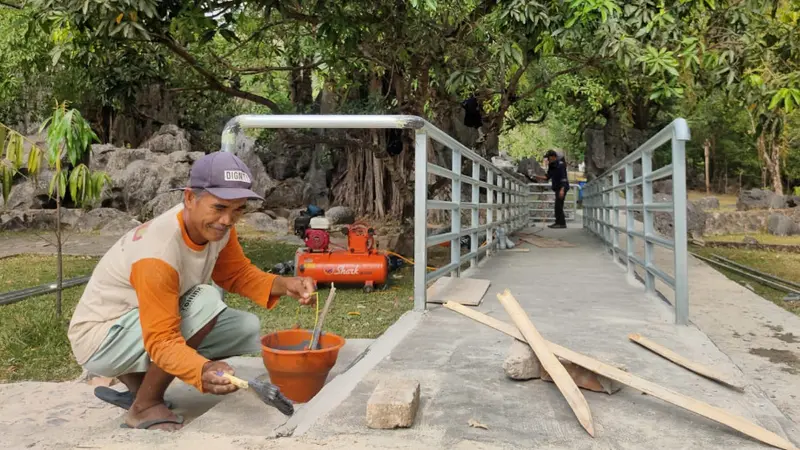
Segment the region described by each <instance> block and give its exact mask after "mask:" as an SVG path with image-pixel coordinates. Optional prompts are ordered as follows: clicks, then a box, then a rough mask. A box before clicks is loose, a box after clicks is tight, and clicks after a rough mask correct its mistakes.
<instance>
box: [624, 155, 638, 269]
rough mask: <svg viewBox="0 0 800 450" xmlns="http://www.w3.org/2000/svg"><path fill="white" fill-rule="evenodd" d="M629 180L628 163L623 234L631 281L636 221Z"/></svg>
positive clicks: (630, 167)
mask: <svg viewBox="0 0 800 450" xmlns="http://www.w3.org/2000/svg"><path fill="white" fill-rule="evenodd" d="M631 180H633V164H632V163H628V164H625V233H626V237H627V239H628V242H627V246H626V253H627V258H626V261H627V264H628V276H629V277H630V278H631V279H633V278H634V275H635V269H636V266H635V265H634V264H636V263H635V262H634V261H633V256H634V254H635V253H634V252H635V250H636V248H635V247H634V246H635V245H636V241H635V240H634V237H633V230H634V229H635V225H636V221H635V220H634V219H635V218H634V217H633V211H631V206H633V185H632V184H631Z"/></svg>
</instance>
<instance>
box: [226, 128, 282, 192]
mask: <svg viewBox="0 0 800 450" xmlns="http://www.w3.org/2000/svg"><path fill="white" fill-rule="evenodd" d="M233 154H234V155H236V156H238V157H239V159H241V160H242V162H244V164H245V165H246V166H247V168H248V169H250V172H251V173H252V174H253V187H252V190H253V192H255V193H256V194H258V195H261V196H262V197H263V196H265V195H266V194H267V193H268V192H271V191H272V189H274V188H275V186H277V184H278V183H276V182H275V180H273V179H272V178H270V176H269V175H268V174H267V170H266V169H265V168H264V163H262V162H261V159H260V158H259V157H258V154H257V153H256V141H255V139H253V138H251V137H248V136H244V135H239V136H238V137H237V139H236V145H235V146H234V150H233Z"/></svg>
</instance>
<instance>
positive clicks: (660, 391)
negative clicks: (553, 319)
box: [444, 302, 797, 450]
mask: <svg viewBox="0 0 800 450" xmlns="http://www.w3.org/2000/svg"><path fill="white" fill-rule="evenodd" d="M444 307H445V308H447V309H450V310H453V311H455V312H457V313H459V314H462V315H465V316H467V317H469V318H470V319H473V320H475V321H477V322H480V323H482V324H484V325H488V326H489V327H492V328H494V329H495V330H498V331H502V332H503V333H505V334H507V335H509V336H511V337H513V338H515V339H517V340H519V341H522V342H525V337H524V336H523V335H522V334H521V333H520V332H519V330H517V329H516V327H514V326H513V325H511V324H509V323H505V322H503V321H501V320H497V319H495V318H494V317H489V316H487V315H486V314H483V313H481V312H478V311H475V310H473V309H471V308H467V307H466V306H463V305H459V304H458V303H453V302H447V303H445V304H444ZM547 346H548V347H549V348H550V350H551V351H552V352H553V354H555V355H556V356H558V357H560V358H564V359H566V360H568V361H571V362H573V363H575V364H577V365H579V366H581V367H584V368H586V369H589V370H591V371H592V372H595V373H597V374H600V375H603V376H606V377H608V378H611V379H612V380H616V381H619V382H620V383H622V384H624V385H626V386H630V387H632V388H634V389H636V390H637V391H640V392H644V393H646V394H648V395H652V396H653V397H656V398H660V399H661V400H664V401H665V402H667V403H672V404H673V405H675V406H679V407H681V408H683V409H686V410H688V411H691V412H693V413H696V414H699V415H701V416H703V417H706V418H709V419H711V420H713V421H715V422H717V423H721V424H722V425H727V426H728V427H731V428H733V429H734V430H736V431H739V432H741V433H743V434H746V435H747V436H750V437H752V438H753V439H757V440H759V441H761V442H764V443H766V444H769V445H772V446H773V447H777V448H781V449H784V450H797V447H795V446H794V445H793V444H792V443H791V442H789V441H787V440H786V439H784V438H782V437H780V436H778V435H777V434H775V433H773V432H771V431H769V430H766V429H764V428H761V427H759V426H758V425H755V424H753V423H751V422H748V421H747V420H745V419H743V418H741V417H739V416H735V415H733V414H730V413H728V412H727V411H725V410H722V409H720V408H716V407H714V406H711V405H709V404H708V403H704V402H701V401H700V400H696V399H694V398H691V397H687V396H685V395H683V394H678V393H677V392H673V391H671V390H669V389H667V388H664V387H661V386H659V385H657V384H655V383H653V382H650V381H647V380H645V379H643V378H639V377H637V376H636V375H632V374H630V373H627V372H624V371H622V370H619V369H617V368H616V367H613V366H610V365H608V364H605V363H602V362H600V361H597V360H595V359H592V358H589V357H588V356H584V355H582V354H580V353H577V352H573V351H572V350H570V349H567V348H564V347H561V346H560V345H557V344H554V343H552V342H548V343H547Z"/></svg>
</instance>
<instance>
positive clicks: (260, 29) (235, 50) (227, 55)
mask: <svg viewBox="0 0 800 450" xmlns="http://www.w3.org/2000/svg"><path fill="white" fill-rule="evenodd" d="M287 22H288V21H286V20H280V21H278V22H275V23H268V24H266V25H264V26H263V27H261V28H259V29H258V30H256V31H255V32H253V34H251V35H250V37H248V38H247V39H245V40H244V41H242V42H241V43H240V44H239V45H237V46H236V47H235V48H234V49H233V50H231V51H229V52H228V53H227V54H226V55H225V56H224V57H225V58H228V57H230V56H231V55H233V54H234V53H236V52H238V51H239V50H240V49H241V48H242V47H244V46H245V45H247V44H249V43H250V41H252V40H253V39H255V38H256V37H257V36H260V35H261V34H262V33H264V32H265V31H267V30H268V29H270V28H272V27H276V26H278V25H283V24H285V23H287Z"/></svg>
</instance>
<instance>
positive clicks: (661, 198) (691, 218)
mask: <svg viewBox="0 0 800 450" xmlns="http://www.w3.org/2000/svg"><path fill="white" fill-rule="evenodd" d="M653 201H654V202H656V203H669V202H671V201H672V195H669V194H661V193H658V194H653ZM653 216H654V217H653V219H654V224H653V225H654V227H655V229H656V230H657V231H658V232H659V233H661V234H663V235H665V236H671V235H672V232H673V231H672V224H673V221H672V220H673V219H672V213H670V212H657V213H655V214H654V215H653ZM706 219H707V215H706V213H705V211H703V210H702V209H700V208H698V207H697V206H695V204H694V203H692V202H686V228H687V233H688V234H689V235H691V236H697V237H700V236H703V235H704V234H705V229H706Z"/></svg>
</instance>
